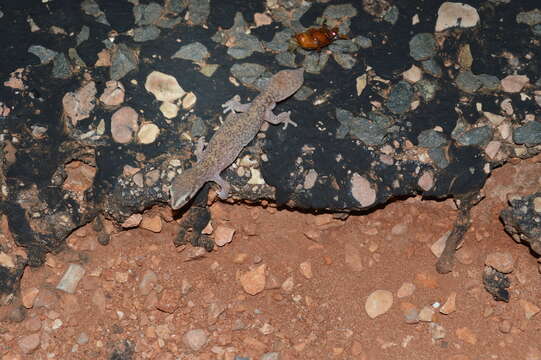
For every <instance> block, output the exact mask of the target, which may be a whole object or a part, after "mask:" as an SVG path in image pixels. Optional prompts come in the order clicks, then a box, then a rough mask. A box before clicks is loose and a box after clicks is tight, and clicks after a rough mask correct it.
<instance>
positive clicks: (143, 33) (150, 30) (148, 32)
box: [133, 25, 161, 42]
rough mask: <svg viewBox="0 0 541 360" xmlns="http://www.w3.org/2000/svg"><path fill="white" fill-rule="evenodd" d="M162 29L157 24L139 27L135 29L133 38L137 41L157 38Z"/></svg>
mask: <svg viewBox="0 0 541 360" xmlns="http://www.w3.org/2000/svg"><path fill="white" fill-rule="evenodd" d="M160 33H161V30H160V29H158V27H157V26H155V25H148V26H143V27H138V28H135V29H134V30H133V40H134V41H137V42H144V41H152V40H156V39H157V38H158V37H159V36H160Z"/></svg>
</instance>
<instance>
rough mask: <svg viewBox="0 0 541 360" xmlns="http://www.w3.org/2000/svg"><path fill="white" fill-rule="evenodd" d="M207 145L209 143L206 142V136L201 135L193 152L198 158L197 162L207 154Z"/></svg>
mask: <svg viewBox="0 0 541 360" xmlns="http://www.w3.org/2000/svg"><path fill="white" fill-rule="evenodd" d="M206 146H207V144H206V142H205V137H204V136H201V137H200V138H199V139H197V142H196V143H195V150H194V152H193V153H194V155H195V157H196V158H197V162H201V161H203V158H204V155H205V153H204V151H205V147H206Z"/></svg>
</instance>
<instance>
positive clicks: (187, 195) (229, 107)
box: [170, 68, 304, 209]
mask: <svg viewBox="0 0 541 360" xmlns="http://www.w3.org/2000/svg"><path fill="white" fill-rule="evenodd" d="M303 74H304V69H302V68H300V69H296V70H282V71H279V72H278V73H276V74H275V75H274V76H273V77H272V78H271V79H270V81H269V84H268V85H267V87H266V88H265V89H264V90H263V91H262V92H261V93H260V94H259V95H258V96H257V97H256V98H255V99H254V100H253V101H252V102H251V103H250V104H240V103H239V100H240V98H239V97H238V96H235V97H233V99H231V100H229V101H228V102H226V103H225V104H224V105H222V106H223V107H224V108H225V110H224V112H227V111H231V113H230V114H229V115H228V116H227V117H226V119H225V121H224V123H223V124H222V126H221V127H220V128H219V129H218V130H217V131H216V133H215V134H214V136H213V137H212V138H211V139H210V141H209V143H208V145H207V146H206V147H205V148H204V149H203V144H202V142H199V143H198V145H197V147H196V151H195V155H196V157H197V163H196V164H195V165H194V166H192V167H191V168H189V169H187V170H185V171H184V172H183V173H182V174H179V175H177V176H176V177H175V179H173V182H172V184H171V188H170V195H171V207H172V208H173V209H180V208H181V207H183V206H184V205H185V204H186V203H187V202H188V201H189V200H190V199H191V198H193V197H194V196H195V195H196V194H197V192H198V191H199V190H200V189H201V188H202V187H203V185H204V184H205V183H206V182H208V181H213V182H215V183H217V184H218V185H219V186H220V191H219V192H218V196H219V197H220V198H222V199H226V198H227V196H228V194H229V188H230V186H229V184H228V183H227V181H225V180H224V179H223V178H222V177H221V176H220V174H221V172H222V171H223V170H225V169H226V168H227V167H228V166H229V165H231V164H232V163H233V162H234V161H235V160H236V159H237V157H238V156H239V154H240V152H241V151H242V149H243V148H244V147H245V146H246V145H248V143H250V141H252V140H253V139H254V137H255V136H256V135H257V133H258V132H259V130H260V129H261V126H262V125H263V123H264V122H265V121H268V122H270V123H271V124H274V125H278V124H284V129H285V128H286V127H287V125H288V124H292V125H293V126H297V124H295V123H294V122H293V121H292V120H291V119H290V117H289V116H290V112H289V111H288V112H282V113H280V114H278V115H274V114H273V112H272V110H273V109H274V107H275V106H276V103H278V102H280V101H283V100H285V99H287V98H288V97H290V96H291V95H293V94H294V93H295V92H297V90H299V88H300V87H301V86H302V83H303V82H304V77H303Z"/></svg>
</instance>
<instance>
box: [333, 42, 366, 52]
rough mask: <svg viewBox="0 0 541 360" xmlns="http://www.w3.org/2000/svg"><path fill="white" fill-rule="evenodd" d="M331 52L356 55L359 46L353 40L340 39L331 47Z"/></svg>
mask: <svg viewBox="0 0 541 360" xmlns="http://www.w3.org/2000/svg"><path fill="white" fill-rule="evenodd" d="M329 50H330V51H332V52H341V53H356V52H357V51H359V45H358V44H357V43H355V42H354V41H353V40H341V39H338V40H335V41H334V42H333V43H332V44H330V45H329Z"/></svg>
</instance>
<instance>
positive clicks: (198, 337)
mask: <svg viewBox="0 0 541 360" xmlns="http://www.w3.org/2000/svg"><path fill="white" fill-rule="evenodd" d="M182 340H183V342H184V344H185V345H186V346H188V347H189V348H190V349H192V350H193V351H199V350H201V348H203V346H205V344H206V343H207V341H208V335H207V333H206V331H205V330H203V329H193V330H189V331H188V332H187V333H186V334H184V337H183V338H182Z"/></svg>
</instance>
